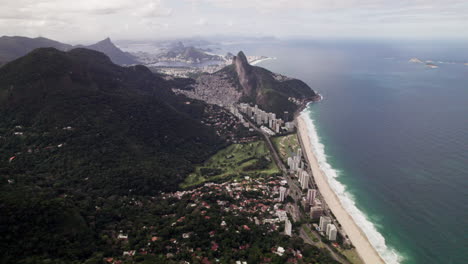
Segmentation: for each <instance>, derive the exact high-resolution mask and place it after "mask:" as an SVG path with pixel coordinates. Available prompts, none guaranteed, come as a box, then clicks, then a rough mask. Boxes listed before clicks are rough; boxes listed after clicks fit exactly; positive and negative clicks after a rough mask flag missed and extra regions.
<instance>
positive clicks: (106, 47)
mask: <svg viewBox="0 0 468 264" xmlns="http://www.w3.org/2000/svg"><path fill="white" fill-rule="evenodd" d="M84 47H85V48H87V49H92V50H96V51H100V52H102V53H104V54H106V55H107V56H109V58H110V59H111V60H112V62H114V63H116V64H120V65H131V64H138V61H137V59H136V57H134V56H133V55H131V54H130V53H127V52H123V51H122V50H120V49H119V48H117V47H116V46H115V45H114V43H112V41H111V40H110V38H106V39H104V40H102V41H99V42H98V43H96V44H93V45H89V46H84Z"/></svg>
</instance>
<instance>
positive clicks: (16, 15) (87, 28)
mask: <svg viewBox="0 0 468 264" xmlns="http://www.w3.org/2000/svg"><path fill="white" fill-rule="evenodd" d="M0 2H2V3H1V7H0V32H2V34H9V35H28V36H37V35H39V34H40V35H45V36H48V37H51V38H57V39H59V40H64V41H67V40H70V39H71V40H82V39H85V40H90V41H91V40H97V39H99V38H102V37H104V36H107V35H111V37H115V38H151V37H152V36H155V37H156V36H168V34H171V35H178V36H190V35H192V34H199V35H201V34H206V35H207V34H244V35H276V36H280V37H281V36H291V35H310V36H320V35H321V36H329V35H333V34H334V35H336V36H342V35H343V34H347V35H355V36H362V35H363V34H367V35H368V36H381V35H385V34H387V33H388V34H390V33H391V34H392V35H398V34H400V33H401V35H405V34H406V35H415V36H420V35H424V34H425V35H437V34H438V35H445V34H447V32H451V34H453V32H454V31H455V30H456V31H458V32H457V34H456V35H466V36H468V22H467V21H468V2H466V0H444V1H442V0H406V1H394V0H99V1H98V0H79V1H70V0H0ZM405 25H406V26H407V27H406V28H405ZM431 27H433V28H436V29H437V31H434V30H432V31H431V30H430V28H431ZM389 29H391V30H393V32H389V31H387V30H389ZM410 29H411V30H413V32H410ZM454 35H455V34H454Z"/></svg>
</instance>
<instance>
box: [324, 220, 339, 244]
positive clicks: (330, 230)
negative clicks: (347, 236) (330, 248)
mask: <svg viewBox="0 0 468 264" xmlns="http://www.w3.org/2000/svg"><path fill="white" fill-rule="evenodd" d="M337 233H338V231H337V230H336V226H335V225H334V224H328V225H327V232H326V235H327V238H328V240H330V241H335V240H336V234H337Z"/></svg>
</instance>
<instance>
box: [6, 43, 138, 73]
mask: <svg viewBox="0 0 468 264" xmlns="http://www.w3.org/2000/svg"><path fill="white" fill-rule="evenodd" d="M37 48H56V49H58V50H62V51H67V50H71V49H73V48H88V49H92V50H96V51H100V52H102V53H104V54H106V55H107V56H109V57H110V59H111V60H112V61H113V62H114V63H116V64H120V65H132V64H138V61H137V59H136V57H134V56H132V55H131V54H129V53H127V52H123V51H122V50H120V49H119V48H117V47H116V46H115V45H114V44H113V43H112V41H111V40H110V39H109V38H106V39H104V40H102V41H100V42H98V43H96V44H93V45H89V46H83V45H78V46H72V45H69V44H64V43H61V42H58V41H55V40H51V39H47V38H42V37H40V38H27V37H18V36H15V37H9V36H3V37H0V66H1V65H2V64H5V63H7V62H9V61H12V60H14V59H17V58H19V57H21V56H24V55H26V54H27V53H29V52H31V51H33V50H34V49H37Z"/></svg>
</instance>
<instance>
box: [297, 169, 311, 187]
mask: <svg viewBox="0 0 468 264" xmlns="http://www.w3.org/2000/svg"><path fill="white" fill-rule="evenodd" d="M309 178H310V177H309V173H307V171H305V170H301V174H300V176H299V182H300V183H301V188H302V190H304V189H307V188H308V186H309Z"/></svg>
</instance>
